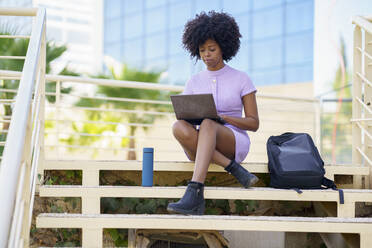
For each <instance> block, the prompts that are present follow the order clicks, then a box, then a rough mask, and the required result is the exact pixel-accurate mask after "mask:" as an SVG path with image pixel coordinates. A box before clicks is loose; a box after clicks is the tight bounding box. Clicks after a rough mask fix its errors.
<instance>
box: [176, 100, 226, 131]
mask: <svg viewBox="0 0 372 248" xmlns="http://www.w3.org/2000/svg"><path fill="white" fill-rule="evenodd" d="M171 101H172V105H173V109H174V112H175V113H176V118H177V120H185V121H188V122H189V123H191V124H192V125H200V124H201V122H202V121H203V120H204V119H211V120H215V121H217V122H219V123H221V124H225V122H224V121H223V120H222V119H221V118H220V117H219V116H218V115H217V109H216V105H215V104H214V100H213V95H212V94H195V95H173V96H171Z"/></svg>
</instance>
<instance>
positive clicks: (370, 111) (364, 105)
mask: <svg viewBox="0 0 372 248" xmlns="http://www.w3.org/2000/svg"><path fill="white" fill-rule="evenodd" d="M355 99H357V100H358V102H359V103H360V104H361V105H362V106H363V107H364V109H365V110H367V111H368V112H369V113H370V114H372V110H370V109H369V107H368V106H367V105H366V104H365V103H364V102H363V101H362V100H361V99H360V98H359V97H357V96H356V97H355Z"/></svg>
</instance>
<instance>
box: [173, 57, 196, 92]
mask: <svg viewBox="0 0 372 248" xmlns="http://www.w3.org/2000/svg"><path fill="white" fill-rule="evenodd" d="M168 75H169V83H170V84H177V85H185V83H186V81H187V80H188V79H189V78H190V77H191V72H190V60H189V59H188V58H187V57H186V56H175V57H171V58H170V61H169V68H168Z"/></svg>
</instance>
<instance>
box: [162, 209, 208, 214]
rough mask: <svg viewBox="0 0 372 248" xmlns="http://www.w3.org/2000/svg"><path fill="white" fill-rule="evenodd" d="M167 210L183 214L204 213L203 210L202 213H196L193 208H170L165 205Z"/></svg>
mask: <svg viewBox="0 0 372 248" xmlns="http://www.w3.org/2000/svg"><path fill="white" fill-rule="evenodd" d="M167 211H168V212H169V213H172V214H183V215H203V214H204V211H203V212H202V213H198V212H196V211H194V210H185V209H176V208H170V207H167Z"/></svg>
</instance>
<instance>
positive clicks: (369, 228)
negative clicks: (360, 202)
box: [36, 214, 372, 233]
mask: <svg viewBox="0 0 372 248" xmlns="http://www.w3.org/2000/svg"><path fill="white" fill-rule="evenodd" d="M36 225H37V227H38V228H92V227H96V228H141V229H187V230H245V231H283V232H326V233H361V232H370V233H372V218H334V217H324V218H323V217H321V218H320V217H282V216H232V215H229V216H225V215H202V216H196V215H191V216H186V215H148V214H144V215H143V214H96V215H94V214H89V215H84V214H40V215H39V216H37V218H36Z"/></svg>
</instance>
